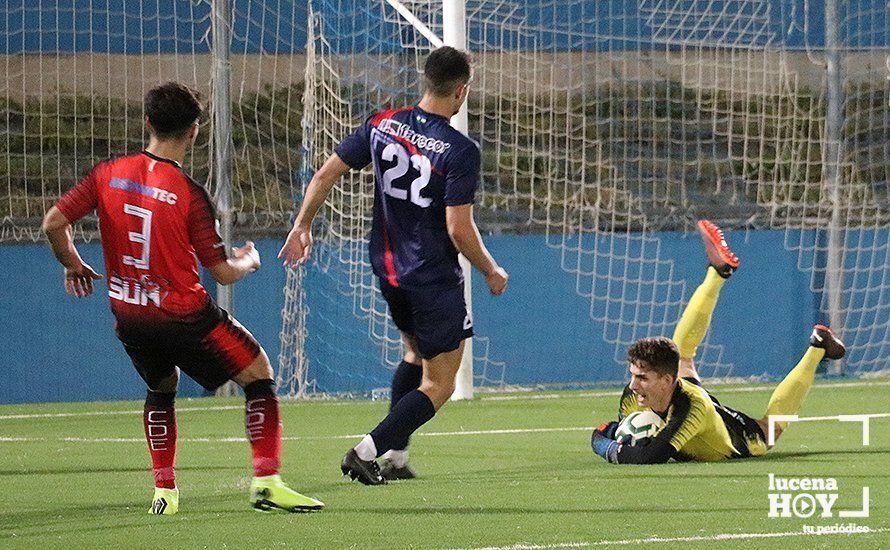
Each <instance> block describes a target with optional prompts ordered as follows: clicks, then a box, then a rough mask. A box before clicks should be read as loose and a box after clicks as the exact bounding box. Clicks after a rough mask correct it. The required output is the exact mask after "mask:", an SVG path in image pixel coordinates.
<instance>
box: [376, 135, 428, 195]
mask: <svg viewBox="0 0 890 550" xmlns="http://www.w3.org/2000/svg"><path fill="white" fill-rule="evenodd" d="M381 156H382V158H383V160H385V161H387V162H392V161H393V160H395V161H396V165H395V166H393V167H392V168H390V169H389V170H387V171H386V172H384V173H383V192H384V193H386V194H387V195H389V196H390V197H392V198H394V199H400V200H409V197H408V190H407V189H400V188H398V187H395V186H393V182H394V181H396V180H399V179H400V178H402V177H403V176H404V175H405V174H407V173H408V165H409V163H410V164H411V166H413V167H414V169H415V170H417V171H418V172H420V175H419V176H418V177H417V178H415V179H414V181H412V182H411V197H410V200H411V202H412V203H414V204H416V205H417V206H419V207H421V208H426V207H427V206H429V205H430V204H432V202H433V200H432V199H429V198H427V197H421V196H420V191H421V190H422V189H423V188H424V187H426V186H427V185H428V184H429V183H430V174H431V173H432V164H431V163H430V159H428V158H426V157H425V156H423V155H411V157H410V158H409V157H408V153H407V151H405V149H404V147H402V146H400V145H398V144H396V143H390V144H389V145H387V146H386V147H384V148H383V153H382V155H381Z"/></svg>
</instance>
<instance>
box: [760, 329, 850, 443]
mask: <svg viewBox="0 0 890 550" xmlns="http://www.w3.org/2000/svg"><path fill="white" fill-rule="evenodd" d="M846 352H847V350H846V348H845V347H844V343H843V342H841V341H840V339H838V338H837V336H835V335H834V333H833V332H831V329H829V328H828V327H827V326H825V325H816V326H814V327H813V333H812V334H811V335H810V347H809V348H807V351H806V353H804V355H803V357H801V359H800V361H799V362H798V363H797V365H796V366H795V367H794V368H793V369H791V372H789V373H788V375H787V376H785V379H784V380H782V381H781V382H780V383H779V385H778V386H777V387H776V389H775V391H773V395H772V396H771V397H770V399H769V405H767V407H766V414H765V415H764V417H763V418H762V419H760V420H759V421H758V424H759V425H760V427H761V429H762V430H763V433H764V434H769V417H770V416H771V415H793V414H797V411H799V410H800V407H801V405H803V401H804V399H805V398H806V396H807V393H809V391H810V387H812V385H813V380H814V379H815V378H816V367H817V366H819V362H820V361H822V359H840V358H842V357H843V356H844V354H845V353H846ZM787 426H788V423H787V422H776V423H775V437H776V438H778V437H779V435H781V433H782V432H783V431H784V430H785V428H786V427H787Z"/></svg>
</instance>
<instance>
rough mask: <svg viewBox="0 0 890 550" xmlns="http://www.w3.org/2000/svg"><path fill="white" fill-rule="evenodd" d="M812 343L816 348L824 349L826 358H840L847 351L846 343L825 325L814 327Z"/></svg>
mask: <svg viewBox="0 0 890 550" xmlns="http://www.w3.org/2000/svg"><path fill="white" fill-rule="evenodd" d="M810 345H811V346H813V347H814V348H822V349H824V350H825V358H826V359H840V358H841V357H843V356H844V354H846V353H847V348H846V347H845V346H844V343H843V342H841V341H840V339H839V338H838V337H837V336H835V335H834V333H833V332H831V329H830V328H828V327H826V326H825V325H816V326H814V327H813V334H811V335H810Z"/></svg>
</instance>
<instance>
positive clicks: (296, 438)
mask: <svg viewBox="0 0 890 550" xmlns="http://www.w3.org/2000/svg"><path fill="white" fill-rule="evenodd" d="M594 428H595V426H577V427H573V428H516V429H504V430H465V431H459V432H419V433H416V434H414V435H413V437H452V436H465V435H503V434H530V433H552V432H580V431H587V432H590V431H593V429H594ZM365 435H366V434H345V435H304V436H300V435H298V436H285V437H282V438H281V439H282V440H284V441H312V440H314V441H319V440H321V441H325V440H336V439H361V438H362V437H364V436H365ZM38 441H61V442H65V443H142V444H144V443H145V438H144V437H57V438H55V437H54V438H47V437H0V443H34V442H38ZM179 441H186V442H196V443H245V442H247V438H245V437H183V438H180V439H179Z"/></svg>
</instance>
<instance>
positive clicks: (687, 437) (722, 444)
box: [618, 378, 767, 462]
mask: <svg viewBox="0 0 890 550" xmlns="http://www.w3.org/2000/svg"><path fill="white" fill-rule="evenodd" d="M644 410H651V409H649V408H647V407H641V406H640V405H638V404H637V400H636V398H635V397H634V394H633V392H632V391H631V390H630V387H629V386H628V387H625V388H624V394H623V395H622V396H621V404H620V406H619V410H618V417H619V418H618V419H619V421H621V419H623V418H624V417H625V416H627V415H628V414H630V413H632V412H635V411H644ZM664 420H665V424H664V426H663V427H662V428H661V429H660V430H659V432H658V433H657V434H655V435H654V436H653V440H659V441H665V442H667V443H669V444H670V446H671V447H673V449H674V450H675V451H676V453H675V454H674V457H673V458H675V459H676V460H681V461H699V462H712V461H717V460H724V459H727V458H745V457H749V456H759V455H762V454H764V453H766V450H767V446H766V442H765V438H764V435H763V432H762V430H761V429H760V426H758V424H757V422H756V421H754V419H752V418H750V417H749V416H747V415H745V414H744V413H741V412H739V411H736V410H733V409H730V408H729V407H726V406H723V405H721V404H720V402H719V401H717V399H716V398H714V397H713V396H712V395H711V394H709V393H708V392H707V391H706V390H705V389H704V388H703V387H701V386H700V385H699V384H698V382H697V381H696V380H694V379H691V378H681V379H679V380H677V387H676V389H675V390H674V395H673V397H672V398H671V404H670V406H669V407H668V410H667V415H666V416H664Z"/></svg>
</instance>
